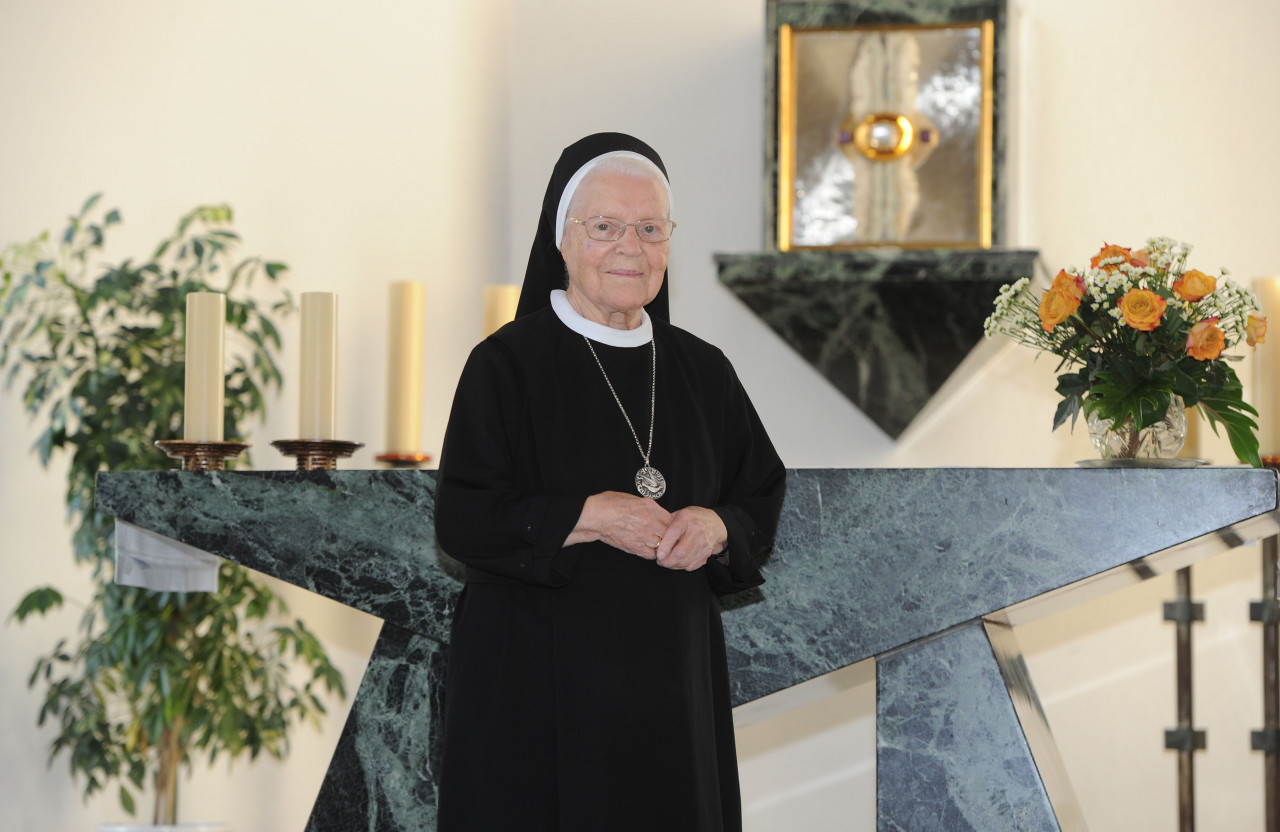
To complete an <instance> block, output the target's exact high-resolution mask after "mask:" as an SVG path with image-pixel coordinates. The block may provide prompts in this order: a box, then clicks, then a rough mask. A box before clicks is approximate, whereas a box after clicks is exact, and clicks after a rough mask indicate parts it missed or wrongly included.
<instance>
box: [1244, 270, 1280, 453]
mask: <svg viewBox="0 0 1280 832" xmlns="http://www.w3.org/2000/svg"><path fill="white" fill-rule="evenodd" d="M1253 293H1254V294H1255V295H1257V296H1258V302H1259V303H1260V304H1261V305H1262V314H1263V315H1265V316H1266V317H1267V323H1268V324H1270V323H1271V322H1272V321H1280V317H1277V316H1280V277H1262V278H1258V279H1257V280H1255V281H1253ZM1246 353H1247V350H1246ZM1253 367H1254V373H1253V396H1252V401H1250V402H1249V403H1250V404H1252V405H1253V406H1254V407H1255V408H1257V409H1258V444H1259V445H1260V446H1261V447H1260V448H1259V450H1260V451H1261V453H1262V455H1263V456H1276V455H1280V332H1277V331H1275V330H1272V331H1271V332H1268V333H1267V339H1266V342H1265V343H1262V344H1259V345H1258V346H1257V348H1256V351H1255V352H1254V358H1253Z"/></svg>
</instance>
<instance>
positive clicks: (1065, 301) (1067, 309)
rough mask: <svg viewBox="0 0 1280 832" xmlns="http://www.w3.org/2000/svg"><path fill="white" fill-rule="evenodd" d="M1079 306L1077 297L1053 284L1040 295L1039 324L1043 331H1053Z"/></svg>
mask: <svg viewBox="0 0 1280 832" xmlns="http://www.w3.org/2000/svg"><path fill="white" fill-rule="evenodd" d="M1079 308H1080V299H1079V298H1077V297H1076V296H1075V295H1073V294H1071V293H1070V292H1067V291H1063V290H1062V289H1058V288H1057V287H1056V286H1055V287H1054V288H1051V289H1049V290H1048V291H1046V292H1045V293H1044V294H1043V295H1041V296H1040V326H1041V327H1042V328H1043V329H1044V331H1045V332H1053V328H1054V327H1055V326H1057V325H1058V324H1060V323H1062V322H1063V321H1065V320H1066V319H1067V318H1070V317H1071V315H1072V314H1073V313H1074V312H1075V311H1076V310H1077V309H1079Z"/></svg>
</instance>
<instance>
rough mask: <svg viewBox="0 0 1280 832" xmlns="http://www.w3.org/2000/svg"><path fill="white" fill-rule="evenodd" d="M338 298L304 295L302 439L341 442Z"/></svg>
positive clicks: (328, 295)
mask: <svg viewBox="0 0 1280 832" xmlns="http://www.w3.org/2000/svg"><path fill="white" fill-rule="evenodd" d="M337 376H338V296H337V295H335V294H334V293H333V292H303V293H302V401H301V404H300V409H299V411H298V434H299V435H298V438H299V439H337V438H338V434H337V422H338V381H337Z"/></svg>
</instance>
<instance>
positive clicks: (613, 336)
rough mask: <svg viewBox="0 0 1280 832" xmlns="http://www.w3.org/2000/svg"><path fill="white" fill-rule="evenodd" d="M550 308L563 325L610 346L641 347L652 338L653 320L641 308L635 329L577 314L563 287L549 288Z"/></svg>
mask: <svg viewBox="0 0 1280 832" xmlns="http://www.w3.org/2000/svg"><path fill="white" fill-rule="evenodd" d="M551 308H552V309H554V310H555V313H556V317H557V318H559V319H560V320H561V322H563V323H564V325H565V326H567V327H569V329H572V330H573V331H574V332H576V333H578V334H579V335H585V336H586V337H587V338H590V339H591V340H592V341H595V342H596V343H599V344H607V345H608V346H610V347H643V346H647V345H648V343H649V342H650V341H652V340H653V321H651V320H649V313H648V312H645V311H644V310H643V309H641V310H640V314H641V315H642V316H643V317H642V318H641V319H640V326H638V327H636V328H635V329H614V328H613V327H611V326H605V325H604V324H598V323H596V322H595V321H591V320H587V319H586V318H584V317H582V316H581V315H579V314H578V310H576V309H574V308H573V306H572V305H571V304H570V303H569V296H568V295H566V294H565V292H564V289H552V290H551Z"/></svg>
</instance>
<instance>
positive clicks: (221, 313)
mask: <svg viewBox="0 0 1280 832" xmlns="http://www.w3.org/2000/svg"><path fill="white" fill-rule="evenodd" d="M226 321H227V298H226V296H225V295H222V294H219V293H217V292H191V293H190V294H188V295H187V357H186V381H185V388H184V389H185V393H184V399H183V412H182V438H183V439H185V440H187V441H188V442H221V441H223V439H224V438H225V437H224V436H223V426H222V410H223V393H224V391H225V390H226V372H225V360H226V359H225V358H224V355H225V353H226V334H225V333H226Z"/></svg>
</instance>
